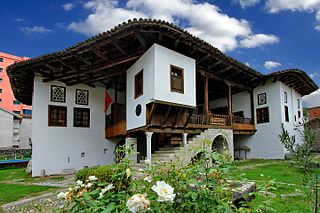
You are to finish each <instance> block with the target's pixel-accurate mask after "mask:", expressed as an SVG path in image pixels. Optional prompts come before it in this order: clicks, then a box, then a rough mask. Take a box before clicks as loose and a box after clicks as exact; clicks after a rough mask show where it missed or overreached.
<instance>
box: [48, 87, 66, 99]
mask: <svg viewBox="0 0 320 213" xmlns="http://www.w3.org/2000/svg"><path fill="white" fill-rule="evenodd" d="M51 101H52V102H62V103H65V102H66V88H65V87H61V86H51Z"/></svg>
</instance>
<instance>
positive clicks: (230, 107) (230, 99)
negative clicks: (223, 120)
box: [228, 84, 232, 116]
mask: <svg viewBox="0 0 320 213" xmlns="http://www.w3.org/2000/svg"><path fill="white" fill-rule="evenodd" d="M231 90H232V87H231V85H230V84H228V112H229V115H230V116H232V91H231Z"/></svg>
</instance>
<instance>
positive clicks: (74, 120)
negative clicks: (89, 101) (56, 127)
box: [73, 107, 91, 128]
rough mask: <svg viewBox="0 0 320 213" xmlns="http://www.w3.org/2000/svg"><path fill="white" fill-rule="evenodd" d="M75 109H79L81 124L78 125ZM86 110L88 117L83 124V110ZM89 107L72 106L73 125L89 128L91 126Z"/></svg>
mask: <svg viewBox="0 0 320 213" xmlns="http://www.w3.org/2000/svg"><path fill="white" fill-rule="evenodd" d="M76 110H81V119H82V121H81V123H82V125H78V122H77V121H76V118H77V116H76ZM85 111H87V112H88V118H87V125H83V112H85ZM90 111H91V110H90V108H84V107H74V108H73V127H76V128H90V127H91V120H90V119H91V115H90V114H91V112H90Z"/></svg>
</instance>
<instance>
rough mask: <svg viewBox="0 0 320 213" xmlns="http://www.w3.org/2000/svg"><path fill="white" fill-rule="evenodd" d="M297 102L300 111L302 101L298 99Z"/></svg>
mask: <svg viewBox="0 0 320 213" xmlns="http://www.w3.org/2000/svg"><path fill="white" fill-rule="evenodd" d="M297 102H298V103H297V104H298V109H300V107H301V106H300V105H301V103H300V99H297Z"/></svg>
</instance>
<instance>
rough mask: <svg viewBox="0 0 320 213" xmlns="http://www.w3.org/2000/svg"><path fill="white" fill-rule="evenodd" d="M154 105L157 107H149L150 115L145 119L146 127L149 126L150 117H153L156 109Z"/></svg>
mask: <svg viewBox="0 0 320 213" xmlns="http://www.w3.org/2000/svg"><path fill="white" fill-rule="evenodd" d="M156 105H157V104H156V103H152V107H151V110H150V114H149V117H148V118H147V122H146V124H147V125H150V122H151V119H152V116H153V114H154V111H155V109H156Z"/></svg>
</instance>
